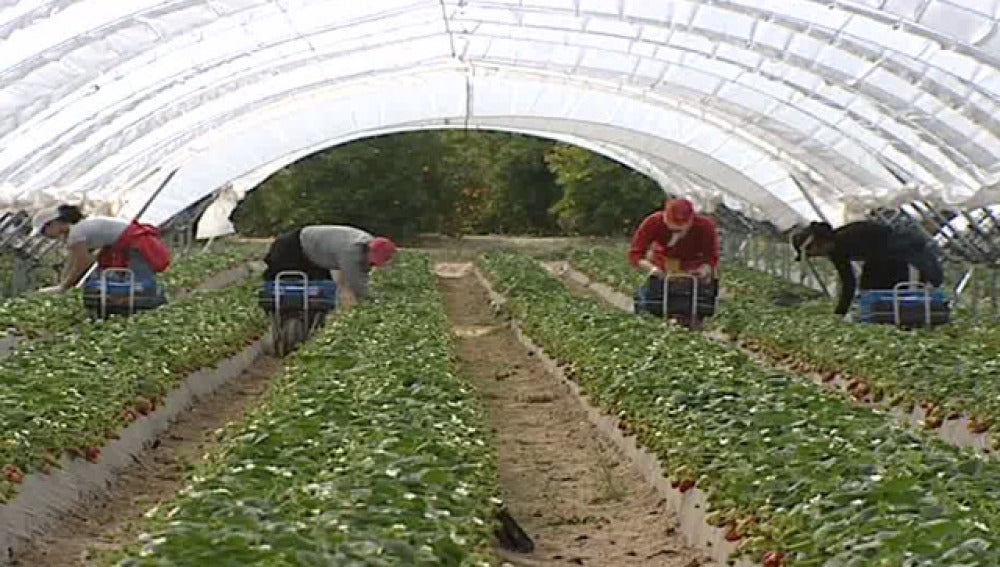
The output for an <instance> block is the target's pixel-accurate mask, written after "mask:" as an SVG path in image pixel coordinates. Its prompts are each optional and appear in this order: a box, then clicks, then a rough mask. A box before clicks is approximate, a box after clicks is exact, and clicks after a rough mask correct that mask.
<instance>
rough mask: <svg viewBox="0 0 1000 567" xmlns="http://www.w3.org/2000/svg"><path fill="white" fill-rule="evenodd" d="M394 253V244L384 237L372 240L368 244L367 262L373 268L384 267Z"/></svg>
mask: <svg viewBox="0 0 1000 567" xmlns="http://www.w3.org/2000/svg"><path fill="white" fill-rule="evenodd" d="M395 253H396V243H395V242H393V241H392V240H389V239H388V238H386V237H384V236H379V237H376V238H373V239H372V240H371V242H369V243H368V261H369V262H371V263H372V265H374V266H384V265H386V264H388V263H389V260H391V259H392V256H393V254H395Z"/></svg>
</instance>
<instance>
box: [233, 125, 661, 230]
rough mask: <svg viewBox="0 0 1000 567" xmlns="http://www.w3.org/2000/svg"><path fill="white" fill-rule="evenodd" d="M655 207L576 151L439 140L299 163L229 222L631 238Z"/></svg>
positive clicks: (639, 188) (488, 138) (611, 168)
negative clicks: (625, 235)
mask: <svg viewBox="0 0 1000 567" xmlns="http://www.w3.org/2000/svg"><path fill="white" fill-rule="evenodd" d="M662 195H663V193H662V192H661V191H660V190H659V188H657V187H656V185H655V184H654V183H653V182H651V181H649V180H648V179H646V178H645V177H643V176H642V175H640V174H638V173H635V172H633V171H631V170H630V169H628V168H626V167H624V166H621V165H619V164H617V163H616V162H613V161H611V160H607V159H604V158H601V157H599V156H597V155H595V154H592V153H591V152H588V151H587V150H583V149H581V148H575V147H572V146H564V145H562V144H557V143H555V142H552V141H550V140H544V139H540V138H534V137H529V136H522V135H518V134H509V133H501V132H479V131H468V130H461V131H459V130H445V131H434V132H416V133H408V134H398V135H390V136H381V137H378V138H372V139H367V140H362V141H358V142H353V143H350V144H346V145H344V146H340V147H337V148H332V149H329V150H326V151H323V152H320V153H317V154H314V155H312V156H309V157H307V158H304V159H302V160H300V161H299V162H297V163H295V164H292V165H290V166H288V167H286V168H284V169H282V170H281V171H279V172H277V173H275V174H274V175H272V176H271V177H270V178H268V179H267V180H266V181H265V182H264V183H263V184H261V186H260V187H259V188H257V189H255V190H254V191H252V192H251V193H249V194H248V196H247V198H246V199H245V200H244V201H243V202H242V203H241V204H240V206H239V207H237V209H236V211H235V212H234V214H233V217H232V218H233V221H234V223H235V224H236V228H237V230H239V231H240V232H241V233H243V234H248V235H273V234H278V233H280V232H284V231H286V230H290V229H292V228H295V227H298V226H302V225H304V224H352V225H356V226H360V227H363V228H365V229H367V230H369V231H371V232H375V233H379V234H386V235H389V236H392V237H394V238H397V239H401V240H405V239H407V238H409V237H412V236H414V235H415V234H417V233H418V232H440V233H444V234H449V235H462V234H482V233H501V234H529V235H552V234H560V233H563V232H566V231H568V232H573V233H578V234H588V235H605V234H620V233H622V232H624V231H628V230H631V229H632V228H633V227H634V226H635V225H636V224H637V223H638V222H639V221H640V220H641V219H642V217H643V216H645V215H646V214H648V212H649V211H650V210H652V208H655V206H656V204H658V203H659V202H660V201H661V200H662ZM629 200H637V201H638V202H636V203H632V202H626V201H629ZM650 203H652V205H650Z"/></svg>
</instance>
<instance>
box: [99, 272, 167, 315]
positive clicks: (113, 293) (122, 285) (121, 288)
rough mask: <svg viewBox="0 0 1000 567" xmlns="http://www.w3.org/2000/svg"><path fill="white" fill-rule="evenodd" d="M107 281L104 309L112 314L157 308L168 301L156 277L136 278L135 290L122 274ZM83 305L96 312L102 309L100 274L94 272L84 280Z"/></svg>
mask: <svg viewBox="0 0 1000 567" xmlns="http://www.w3.org/2000/svg"><path fill="white" fill-rule="evenodd" d="M105 283H106V286H107V287H106V288H105V289H106V292H107V295H106V296H105V298H104V299H105V302H104V309H105V310H106V312H107V313H108V314H110V315H127V314H129V313H131V312H133V311H146V310H149V309H156V308H157V307H160V306H162V305H165V304H166V303H167V296H166V294H165V293H164V291H163V288H162V287H160V285H159V284H158V283H157V281H156V280H155V279H150V278H146V279H137V280H135V287H134V290H133V288H132V282H130V281H129V280H127V279H124V278H123V277H121V276H118V277H116V276H112V277H110V278H108V279H107V281H106V282H105ZM130 297H131V300H132V301H131V302H130ZM83 306H84V308H86V309H87V310H89V311H92V312H94V313H98V312H99V311H100V310H101V277H100V275H99V274H94V275H93V276H91V277H90V278H87V279H86V280H85V281H84V282H83Z"/></svg>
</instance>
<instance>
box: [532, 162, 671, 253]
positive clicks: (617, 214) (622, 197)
mask: <svg viewBox="0 0 1000 567" xmlns="http://www.w3.org/2000/svg"><path fill="white" fill-rule="evenodd" d="M546 161H547V163H548V165H549V168H550V169H551V170H552V171H553V173H554V174H555V178H556V182H557V183H558V184H559V186H560V187H562V189H563V195H562V199H560V200H559V202H558V203H556V204H555V206H554V207H553V212H554V213H555V215H556V217H557V218H558V221H559V225H560V227H562V229H563V230H564V231H565V232H569V233H574V234H585V235H598V236H604V235H619V234H631V232H632V231H633V230H635V227H637V226H638V225H639V223H640V222H642V219H643V218H644V217H645V216H646V215H648V214H649V213H650V212H652V211H653V210H654V209H656V208H658V207H661V206H662V205H663V198H664V193H663V191H662V190H661V189H660V188H659V186H658V185H657V184H656V183H655V182H654V181H653V180H651V179H649V178H648V177H646V176H644V175H642V174H641V173H639V172H637V171H634V170H632V169H629V168H627V167H625V166H624V165H621V164H619V163H617V162H615V161H612V160H610V159H608V158H605V157H603V156H600V155H598V154H595V153H594V152H591V151H588V150H585V149H583V148H580V147H576V146H568V145H564V144H559V145H556V146H555V147H553V148H552V149H551V150H550V151H549V152H548V153H547V154H546Z"/></svg>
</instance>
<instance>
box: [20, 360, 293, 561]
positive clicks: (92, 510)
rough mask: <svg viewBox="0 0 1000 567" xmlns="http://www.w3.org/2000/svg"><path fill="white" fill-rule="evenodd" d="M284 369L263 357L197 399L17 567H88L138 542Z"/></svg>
mask: <svg viewBox="0 0 1000 567" xmlns="http://www.w3.org/2000/svg"><path fill="white" fill-rule="evenodd" d="M281 369H282V362H281V360H280V359H276V358H270V357H263V358H260V359H258V360H257V361H255V362H254V364H253V365H252V366H251V367H250V368H248V369H247V370H246V371H245V372H244V373H243V374H242V375H241V376H240V377H238V378H237V379H235V380H233V381H231V382H229V383H227V384H226V385H224V386H223V387H222V388H220V389H219V391H218V392H216V393H215V394H213V395H212V396H210V397H205V398H201V399H198V400H195V404H194V406H192V408H191V409H190V410H189V411H187V412H185V413H183V414H181V415H180V417H179V418H178V420H177V421H176V422H174V424H173V425H172V426H171V427H170V429H168V430H167V431H165V432H163V434H161V435H160V437H159V438H158V439H157V440H156V441H155V442H154V446H153V447H152V448H150V449H149V450H147V451H145V452H143V454H142V455H141V457H140V458H138V459H137V460H136V463H135V464H134V465H133V466H131V467H129V468H128V469H126V470H125V471H123V472H122V474H121V476H120V477H119V479H118V481H117V482H116V483H115V484H114V485H112V486H109V487H108V492H107V494H106V495H105V496H104V497H101V498H98V499H97V500H96V501H94V502H92V503H90V505H88V506H86V507H82V508H81V509H79V510H77V511H76V513H75V514H73V515H69V516H67V517H66V519H65V520H64V521H63V522H62V524H61V525H59V526H56V527H55V528H54V529H53V530H52V531H51V532H50V533H49V534H48V535H47V536H45V537H43V538H40V541H39V542H38V543H37V544H36V546H35V548H34V549H33V550H32V551H30V552H29V553H27V554H22V555H21V556H20V557H18V558H17V560H16V562H15V563H14V564H15V565H20V566H24V567H29V566H30V567H42V566H52V567H57V566H58V567H77V566H83V565H90V564H91V563H90V562H89V561H88V560H89V559H90V557H91V553H92V552H94V551H105V550H109V549H115V548H117V547H119V546H120V545H123V544H130V543H132V542H135V541H136V540H137V539H138V537H139V529H140V527H141V526H142V520H143V515H144V514H145V513H146V512H148V511H149V510H150V509H151V508H153V507H154V506H156V505H157V504H159V503H160V502H161V501H163V500H166V499H169V498H170V497H172V496H174V495H175V494H176V493H177V491H178V490H180V489H181V488H183V486H184V479H185V473H186V472H187V470H188V469H189V467H190V466H192V465H193V464H195V463H197V462H198V461H199V460H201V459H202V457H203V455H205V454H206V453H207V452H208V450H209V448H210V446H211V445H213V444H214V443H215V441H216V433H217V431H218V430H219V429H220V428H221V427H223V426H224V425H226V424H227V423H228V422H231V421H234V420H236V419H239V418H240V417H241V416H242V415H243V413H244V412H245V411H246V410H247V409H249V408H251V407H253V406H254V405H255V403H256V402H257V401H258V400H259V399H260V398H261V397H262V396H263V395H264V393H265V392H266V391H267V389H268V386H269V384H270V380H271V378H272V377H273V376H275V375H276V374H277V373H278V372H280V371H281Z"/></svg>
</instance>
